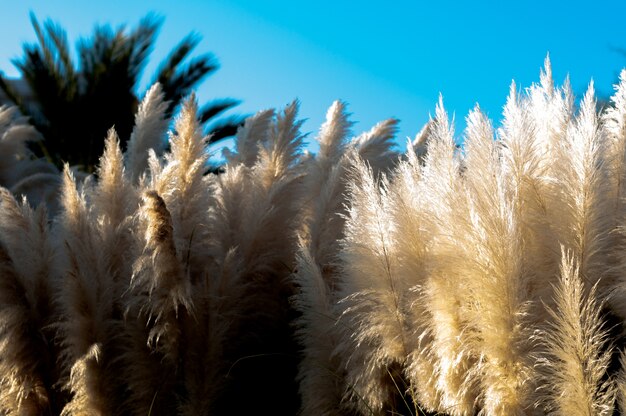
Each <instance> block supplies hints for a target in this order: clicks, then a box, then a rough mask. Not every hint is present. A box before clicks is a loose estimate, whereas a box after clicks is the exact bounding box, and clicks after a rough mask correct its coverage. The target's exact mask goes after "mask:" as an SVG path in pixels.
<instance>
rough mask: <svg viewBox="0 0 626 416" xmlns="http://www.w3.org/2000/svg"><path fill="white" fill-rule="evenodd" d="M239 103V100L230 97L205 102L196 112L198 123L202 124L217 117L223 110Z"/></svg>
mask: <svg viewBox="0 0 626 416" xmlns="http://www.w3.org/2000/svg"><path fill="white" fill-rule="evenodd" d="M239 104H241V101H239V100H234V99H232V98H223V99H220V100H213V101H211V102H208V103H207V104H205V105H203V106H202V108H201V109H200V111H199V112H198V113H199V118H200V123H202V124H204V123H206V122H208V121H209V120H211V119H213V118H215V117H217V116H218V115H220V114H221V113H223V112H224V111H227V110H230V109H231V108H233V107H236V106H238V105H239Z"/></svg>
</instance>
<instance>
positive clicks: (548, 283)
mask: <svg viewBox="0 0 626 416" xmlns="http://www.w3.org/2000/svg"><path fill="white" fill-rule="evenodd" d="M625 91H626V75H624V72H623V73H622V75H621V78H620V83H619V85H617V86H616V93H615V96H614V97H613V99H612V104H611V105H610V106H609V107H608V108H606V109H604V110H602V112H599V110H598V109H597V108H596V100H595V98H594V91H593V87H590V88H589V90H588V91H587V93H586V94H585V96H584V97H583V99H582V100H581V101H580V103H579V104H577V102H576V100H575V98H574V96H573V93H572V91H571V87H570V86H569V81H567V80H566V81H565V83H564V85H563V86H561V87H559V86H556V85H555V82H554V80H553V79H552V71H551V67H550V62H549V60H548V59H546V62H545V68H544V69H543V71H542V72H541V74H540V80H539V83H537V84H534V85H532V86H531V87H529V88H528V89H526V90H519V89H518V87H517V86H516V85H515V84H513V85H512V87H511V90H510V93H509V97H508V100H507V104H506V105H505V108H504V115H503V121H502V123H501V125H500V126H498V127H494V126H493V125H492V123H491V122H490V121H489V119H488V118H487V116H486V115H485V114H484V113H483V112H482V111H481V109H480V107H478V106H477V107H476V108H475V109H474V110H473V111H472V112H471V113H470V114H469V115H468V116H467V129H466V130H465V132H464V133H463V136H464V143H463V145H462V146H459V145H458V144H457V143H456V142H455V132H454V125H453V124H454V123H453V121H451V120H450V119H449V117H448V114H447V113H446V111H445V109H444V106H443V100H440V102H439V103H438V105H437V106H436V110H435V115H434V117H432V118H431V119H430V120H429V122H428V123H427V124H426V125H425V126H424V128H423V129H422V131H421V132H419V133H418V134H417V135H416V136H415V139H414V140H412V141H409V142H408V143H407V150H406V152H404V153H400V152H399V151H398V149H397V148H396V147H395V135H396V132H397V126H398V124H397V123H398V122H397V121H396V120H394V119H390V120H386V121H383V122H381V123H378V124H377V125H375V126H374V127H373V128H372V129H370V130H369V131H367V132H365V133H362V134H358V135H356V136H354V137H353V135H352V131H351V130H352V128H353V123H352V121H351V120H350V118H351V117H350V115H349V114H348V111H347V104H346V103H344V102H341V101H337V102H335V103H333V104H332V105H331V107H330V108H329V109H328V112H327V114H326V121H325V123H324V124H323V126H322V127H321V129H320V131H319V133H318V135H317V138H316V140H317V141H318V143H319V148H320V150H319V152H318V153H317V154H308V153H306V152H304V151H303V148H304V145H305V140H306V134H303V133H302V132H301V129H302V121H299V119H298V107H299V104H298V102H297V101H295V102H293V103H291V104H289V105H287V106H286V107H285V108H284V109H282V110H274V109H268V110H264V111H261V112H259V113H257V114H256V115H254V116H252V117H250V118H249V119H248V120H246V122H245V124H244V126H242V127H241V128H240V129H239V131H238V133H237V136H236V139H235V146H234V150H233V151H228V152H225V160H226V162H225V165H224V166H223V169H222V171H223V173H221V174H219V175H213V174H207V172H208V165H207V160H208V153H207V148H206V146H207V143H208V138H207V137H204V136H203V133H202V129H201V128H200V125H199V122H198V120H197V117H198V109H197V104H196V102H195V99H194V97H193V96H192V97H190V98H189V99H188V100H187V101H186V102H185V103H184V105H183V109H182V111H181V113H180V115H179V117H178V118H177V119H176V120H175V121H174V123H173V131H172V132H171V133H170V134H169V136H168V137H169V150H168V151H167V152H165V153H164V149H165V148H166V146H165V144H166V143H165V142H164V140H163V138H164V135H165V130H166V129H167V126H168V125H169V120H168V119H167V118H166V116H165V114H166V112H165V108H166V103H165V102H163V95H162V92H161V90H160V87H159V86H158V85H155V86H153V87H152V88H151V89H150V90H149V91H148V93H147V94H146V97H145V98H144V100H143V102H142V104H141V105H140V108H139V111H138V114H137V117H136V120H135V122H136V125H135V128H134V130H133V133H132V136H131V138H130V140H129V142H128V148H127V149H126V151H125V152H124V151H123V150H122V149H120V146H119V139H118V137H117V135H116V133H115V131H114V130H111V131H110V132H109V133H108V135H107V137H106V138H105V151H104V154H103V156H102V158H101V160H100V165H99V168H98V170H97V171H96V173H95V174H93V175H86V174H84V173H82V172H80V171H78V170H76V169H71V168H70V167H66V168H65V170H64V172H63V173H62V174H59V173H58V172H56V171H55V170H54V169H51V168H49V167H47V166H48V165H46V164H45V162H42V161H36V160H33V159H32V155H30V154H29V153H28V151H27V150H26V147H25V143H26V142H27V141H30V140H37V134H36V133H35V132H34V131H33V130H32V128H30V127H29V126H28V125H26V124H25V121H24V120H22V119H21V118H20V117H19V116H18V115H17V113H16V112H15V110H14V109H10V108H6V107H3V108H1V109H0V151H2V152H3V158H2V162H0V183H1V184H2V185H3V186H4V188H2V189H1V190H0V300H2V302H0V389H1V392H0V414H7V415H10V414H32V415H35V414H53V415H55V414H66V415H81V414H89V415H98V414H102V415H105V414H120V415H146V414H151V415H171V414H179V415H208V414H247V413H253V412H256V413H270V414H286V415H290V414H296V413H300V414H302V415H311V416H312V415H344V414H348V415H372V414H377V415H378V414H380V415H383V414H411V415H418V414H424V413H427V412H428V413H430V414H448V415H455V416H456V415H474V414H481V415H503V414H506V415H513V414H537V415H541V414H566V413H567V414H570V413H571V414H590V415H591V414H593V415H595V414H614V413H616V412H622V413H623V412H624V410H623V407H624V402H625V401H624V397H625V395H624V391H626V388H624V385H625V384H626V383H625V382H624V380H625V379H626V377H625V376H624V372H625V371H626V369H625V368H624V357H623V350H624V345H623V344H624V342H623V336H622V335H621V334H622V333H623V330H624V328H623V327H622V321H621V320H623V319H624V317H625V316H626V307H625V306H624V304H625V301H624V293H626V285H625V282H626V277H625V276H626V275H625V274H624V267H625V264H626V260H625V259H626V256H624V252H625V251H624V249H625V248H626V244H625V243H624V241H626V240H625V238H624V226H625V224H624V221H625V220H626V211H625V207H624V198H623V195H624V192H625V191H624V189H623V188H624V183H626V179H625V178H626V173H625V170H626V164H625V163H624V160H626V159H625V156H624V149H626V145H625V143H626V128H625V127H624V126H625V125H626V122H625V121H624V120H626V116H625V114H626V104H625V102H626V98H625ZM5 154H6V155H7V157H4V156H5ZM44 201H45V203H47V204H48V209H46V207H44V206H43V205H39V206H38V207H37V204H39V203H41V202H44ZM615 317H619V319H618V318H615ZM609 322H611V323H609ZM614 324H617V326H615V327H614V326H613V325H614ZM620 353H621V354H622V355H621V358H620V359H618V354H620ZM618 408H619V409H618Z"/></svg>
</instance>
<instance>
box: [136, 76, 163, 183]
mask: <svg viewBox="0 0 626 416" xmlns="http://www.w3.org/2000/svg"><path fill="white" fill-rule="evenodd" d="M167 104H168V102H167V101H164V94H163V88H162V87H161V84H159V83H158V82H157V83H155V84H154V85H153V86H152V87H150V89H149V90H148V92H146V95H145V97H144V98H143V101H142V102H141V104H140V105H139V109H138V110H137V114H136V115H135V127H134V128H133V132H132V133H131V135H130V139H129V140H128V145H127V149H126V155H125V157H126V168H127V169H128V172H129V175H130V180H131V182H132V183H135V184H136V183H137V182H138V180H139V178H140V177H141V175H142V174H144V173H145V172H146V168H147V167H148V163H147V162H148V150H150V149H152V150H153V151H154V152H156V153H157V154H161V152H162V151H163V148H164V147H165V137H164V136H165V131H166V130H167V125H168V122H169V120H168V119H167V117H166V116H165V113H166V112H167Z"/></svg>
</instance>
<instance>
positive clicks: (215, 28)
mask: <svg viewBox="0 0 626 416" xmlns="http://www.w3.org/2000/svg"><path fill="white" fill-rule="evenodd" d="M8 4H10V5H8ZM29 10H32V11H34V12H35V14H36V15H37V16H38V18H39V19H40V20H43V19H45V18H48V17H49V18H52V19H53V20H55V21H57V22H59V23H61V24H62V25H63V26H64V27H65V28H66V29H67V30H68V34H69V36H70V39H76V38H77V37H78V36H80V35H87V34H89V33H90V32H91V30H92V28H93V26H94V25H95V24H96V23H97V22H99V23H113V24H118V23H127V24H129V25H131V26H132V25H135V24H136V23H137V22H138V21H139V19H140V18H141V17H142V16H144V15H145V14H146V13H147V12H149V11H154V12H156V13H158V14H161V15H163V16H164V17H165V22H164V25H163V27H162V31H161V34H160V36H159V38H158V40H157V47H156V49H155V50H154V52H153V59H152V60H151V63H152V65H150V66H148V68H147V71H146V74H148V75H149V74H150V73H151V72H152V71H153V70H154V69H155V66H156V63H157V62H158V61H159V60H160V59H161V58H162V57H164V55H165V54H166V53H167V52H168V51H169V50H170V49H171V48H172V47H173V46H174V45H175V44H176V43H177V42H178V41H179V40H180V39H181V38H182V37H183V36H184V35H186V34H187V33H189V32H190V31H197V32H198V33H200V34H201V35H202V37H203V40H202V42H201V44H200V45H199V47H198V48H197V52H198V53H200V52H208V51H211V52H213V53H214V54H215V55H216V56H217V57H218V59H219V61H220V63H221V69H220V70H219V71H218V72H217V73H216V74H215V75H214V76H213V77H211V78H209V79H208V80H207V81H206V82H205V83H204V84H203V85H202V87H201V88H200V90H199V91H198V95H199V99H200V101H204V100H209V99H212V98H217V97H227V96H230V97H234V98H239V99H241V100H243V103H242V105H241V106H239V108H238V111H239V112H245V113H253V112H255V111H257V110H259V109H263V108H269V107H282V106H284V105H285V104H287V103H288V102H290V101H291V100H293V99H294V98H298V99H300V101H301V117H303V118H306V119H308V122H307V123H306V124H305V125H304V130H305V131H310V132H312V134H313V135H314V134H315V132H316V131H317V129H318V128H319V125H320V124H321V123H322V122H323V120H324V116H325V112H326V109H327V107H328V106H329V105H330V104H331V103H332V101H333V100H335V99H343V100H345V101H347V102H348V103H349V107H348V108H349V111H350V112H352V113H353V116H352V119H353V120H354V121H356V122H357V124H356V125H355V127H354V132H355V133H360V132H361V131H363V130H366V129H369V128H370V127H371V126H372V125H373V124H375V123H376V122H377V121H380V120H382V119H384V118H388V117H396V118H399V119H400V120H401V124H400V134H399V138H398V141H399V143H402V144H403V143H404V141H405V137H407V136H413V135H414V134H415V133H417V131H419V129H420V128H421V126H422V125H423V124H424V123H425V122H426V121H427V119H428V115H429V113H434V107H435V104H436V102H437V100H438V96H439V93H441V94H442V95H443V97H444V104H445V106H446V108H447V109H448V110H449V111H450V112H451V113H454V114H455V117H456V126H457V130H458V131H457V135H458V136H459V137H460V136H461V131H460V130H461V129H462V127H463V126H464V124H465V123H464V121H463V119H464V117H465V115H466V114H467V112H468V111H469V110H470V109H471V108H472V107H474V105H475V104H476V103H477V102H478V103H480V106H481V108H483V110H485V111H486V112H487V113H488V114H489V116H490V117H491V118H493V119H495V120H496V122H497V121H498V120H499V117H500V113H501V108H502V105H503V104H504V102H505V100H506V95H507V92H508V87H509V85H510V83H511V81H512V80H513V79H515V81H516V82H517V83H518V85H520V86H522V87H527V86H529V85H530V84H531V83H532V82H535V81H537V80H538V76H539V69H540V68H541V66H542V63H543V59H544V57H545V56H546V53H548V52H549V53H550V56H551V59H552V63H553V68H554V74H555V78H556V80H557V82H560V81H562V80H563V79H564V77H565V76H566V74H568V73H569V74H570V76H571V81H572V84H573V86H574V90H575V91H576V92H578V93H579V94H582V93H583V92H584V90H585V89H586V86H587V84H588V82H589V80H590V79H591V78H593V79H594V81H595V85H596V88H597V90H598V91H599V92H600V93H602V94H605V95H608V94H609V93H610V92H611V88H612V87H611V85H612V83H613V82H614V81H615V79H616V77H617V74H618V73H619V70H620V69H621V68H622V67H624V66H626V57H625V56H624V55H621V54H620V53H618V52H616V51H615V49H616V48H623V49H626V2H624V1H596V2H593V3H589V2H582V1H580V2H578V1H567V2H565V1H553V2H550V1H547V0H543V1H534V0H531V1H524V2H515V3H513V2H504V1H498V2H495V1H494V2H488V1H482V2H481V1H474V2H444V1H438V2H419V1H387V2H373V1H371V2H368V1H360V2H356V1H342V0H334V1H327V0H317V1H308V2H304V1H302V2H298V1H291V2H286V1H258V0H257V1H254V0H247V1H246V0H239V1H206V0H205V1H200V0H197V1H185V2H182V1H181V2H175V1H151V2H147V1H144V2H142V1H132V0H125V1H120V0H109V1H106V2H91V3H90V2H86V1H84V0H83V1H55V0H41V1H28V0H22V1H19V2H10V3H7V4H3V7H2V16H1V17H0V24H1V25H2V26H1V27H2V42H0V69H1V70H3V71H4V72H5V73H6V74H8V75H15V74H16V71H15V70H14V68H13V67H12V65H11V63H10V59H11V58H14V57H16V56H19V55H20V54H21V44H22V43H23V42H24V41H33V40H34V33H33V30H32V27H31V26H30V22H29V17H28V12H29Z"/></svg>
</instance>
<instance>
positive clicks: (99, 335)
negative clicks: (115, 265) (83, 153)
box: [57, 165, 117, 415]
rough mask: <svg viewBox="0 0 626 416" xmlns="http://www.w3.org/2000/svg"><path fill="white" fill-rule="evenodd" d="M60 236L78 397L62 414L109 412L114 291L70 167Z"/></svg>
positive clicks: (68, 366) (64, 323)
mask: <svg viewBox="0 0 626 416" xmlns="http://www.w3.org/2000/svg"><path fill="white" fill-rule="evenodd" d="M61 205H62V209H63V211H62V213H61V217H60V219H59V223H58V227H59V230H58V238H59V244H60V249H62V251H61V253H62V257H61V258H60V259H59V262H60V264H59V265H58V266H57V267H59V273H60V279H61V280H60V285H61V287H60V290H59V293H58V295H57V296H58V298H57V302H58V304H59V308H60V313H61V322H60V323H59V324H58V332H59V337H60V345H61V348H62V363H63V367H64V369H65V371H67V372H69V380H68V382H67V385H66V387H67V389H68V390H70V391H71V393H72V394H73V396H72V399H71V401H70V402H69V403H68V404H67V405H66V406H65V408H64V409H63V412H62V413H63V414H67V415H69V414H93V415H100V414H109V413H110V412H111V411H112V409H113V408H114V406H115V404H114V402H115V401H114V400H111V398H112V397H114V395H113V393H112V388H113V386H114V383H112V382H111V380H110V377H111V374H110V373H108V372H107V367H108V364H109V360H110V357H108V356H107V354H108V352H109V351H108V348H107V347H108V345H109V342H110V341H111V339H112V338H114V334H116V333H117V330H116V322H115V321H114V320H113V319H112V308H113V306H112V305H113V299H112V296H113V293H114V292H113V289H112V284H111V280H110V279H109V276H106V275H104V274H103V271H104V267H103V265H102V261H103V258H102V256H101V255H100V251H99V246H100V243H99V235H98V232H97V230H96V229H95V227H94V225H93V222H92V217H91V215H90V213H89V210H88V208H87V205H86V201H85V197H84V195H81V194H79V192H78V190H77V189H76V182H75V180H74V177H73V175H72V174H71V172H70V170H69V167H68V166H67V165H66V166H65V170H64V172H63V188H62V198H61Z"/></svg>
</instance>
